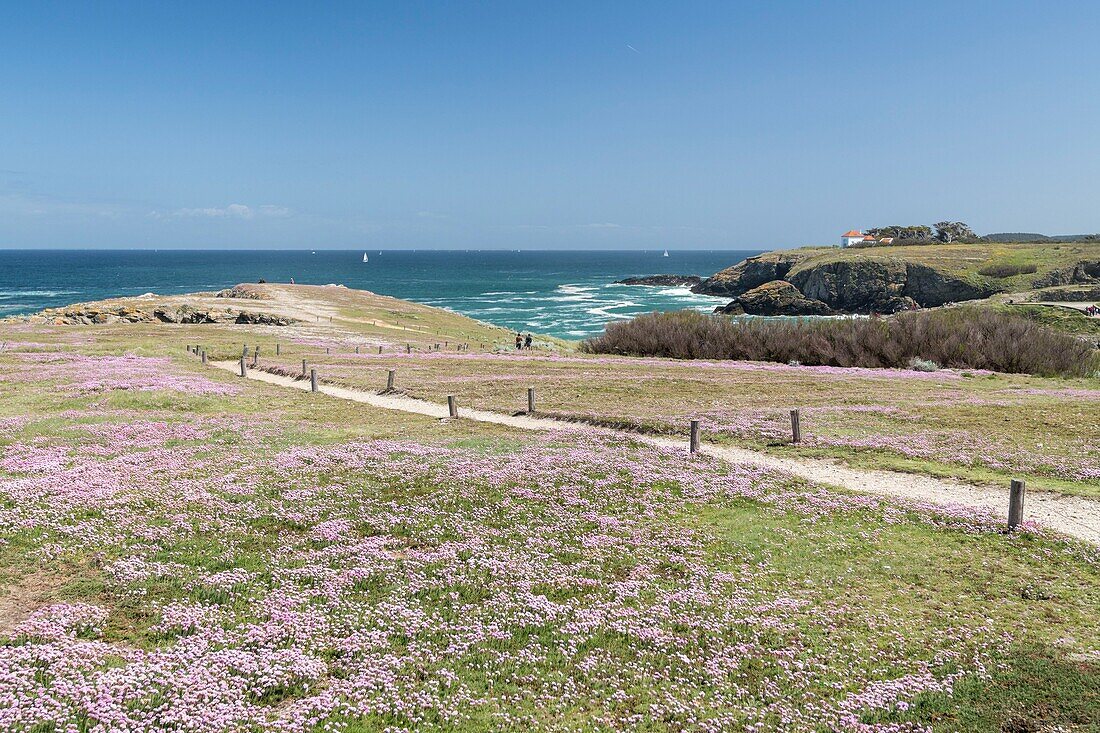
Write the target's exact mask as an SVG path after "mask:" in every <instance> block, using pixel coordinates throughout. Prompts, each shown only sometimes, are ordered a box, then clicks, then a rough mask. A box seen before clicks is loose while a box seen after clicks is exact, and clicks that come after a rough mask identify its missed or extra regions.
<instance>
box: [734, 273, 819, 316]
mask: <svg viewBox="0 0 1100 733" xmlns="http://www.w3.org/2000/svg"><path fill="white" fill-rule="evenodd" d="M715 313H727V314H731V315H732V314H741V313H747V314H749V315H752V316H827V315H831V314H833V313H834V311H833V309H832V308H830V307H829V306H828V305H826V304H825V303H822V302H821V301H820V300H814V299H812V298H807V297H806V296H805V295H803V294H802V292H801V291H800V290H799V289H798V288H796V287H795V286H794V285H792V284H791V283H789V282H787V281H786V280H772V281H771V282H766V283H764V284H763V285H758V286H757V287H755V288H753V289H752V290H750V291H748V292H747V293H742V294H741V295H739V296H737V297H736V298H734V299H733V300H732V301H731V302H730V303H729V304H728V305H726V306H723V307H721V308H717V309H715Z"/></svg>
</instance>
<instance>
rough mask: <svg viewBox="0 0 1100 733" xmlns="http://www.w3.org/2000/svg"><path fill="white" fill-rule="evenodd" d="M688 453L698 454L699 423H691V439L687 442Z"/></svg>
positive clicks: (694, 421)
mask: <svg viewBox="0 0 1100 733" xmlns="http://www.w3.org/2000/svg"><path fill="white" fill-rule="evenodd" d="M688 451H689V452H691V453H698V452H699V421H698V420H692V421H691V439H690V440H689V441H688Z"/></svg>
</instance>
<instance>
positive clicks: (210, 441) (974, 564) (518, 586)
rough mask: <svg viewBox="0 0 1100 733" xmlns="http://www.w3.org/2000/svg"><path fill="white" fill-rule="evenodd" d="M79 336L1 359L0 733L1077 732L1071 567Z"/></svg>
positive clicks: (1078, 667)
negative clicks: (492, 732) (174, 732)
mask: <svg viewBox="0 0 1100 733" xmlns="http://www.w3.org/2000/svg"><path fill="white" fill-rule="evenodd" d="M116 328H125V327H116ZM104 332H106V331H104ZM113 333H114V334H115V336H114V337H115V338H116V339H118V335H117V334H118V333H119V331H118V330H115V331H114V332H113ZM124 333H125V332H124ZM129 333H134V332H129ZM186 333H187V335H188V336H189V337H190V338H194V329H190V330H188V331H187V332H186ZM18 335H19V336H22V337H24V338H25V334H18ZM80 337H81V339H82V340H81V341H80V342H78V343H72V342H70V343H67V344H64V345H63V348H60V349H58V348H56V346H55V347H54V348H45V347H43V346H37V345H31V344H28V343H26V342H23V343H18V344H14V343H13V341H11V340H9V348H8V349H7V350H5V351H4V352H2V353H0V375H2V376H3V378H2V379H0V397H2V398H3V399H0V447H2V449H3V450H2V456H3V457H2V460H0V520H2V521H0V558H2V559H3V563H2V564H0V567H2V568H3V570H2V573H0V591H2V593H3V595H2V596H0V598H2V599H3V601H2V602H0V610H2V613H0V672H2V674H0V721H2V727H3V728H4V729H5V730H12V731H62V730H67V731H68V730H71V731H94V730H111V729H116V728H117V729H125V730H129V731H135V732H149V733H152V732H153V731H163V730H176V729H179V730H190V731H198V732H206V731H209V732H210V733H215V732H216V733H221V732H223V731H224V732H228V731H258V730H273V729H278V730H286V731H298V732H300V733H315V732H316V731H320V730H331V731H346V732H348V733H351V732H353V731H358V732H365V731H382V730H390V731H413V730H416V731H452V732H461V731H481V730H490V729H493V730H518V729H524V730H531V731H539V730H577V731H614V730H639V729H642V730H652V731H666V730H669V731H671V730H676V731H706V730H747V729H752V730H756V731H761V732H764V731H802V732H804V733H812V732H813V731H818V730H824V729H828V730H836V731H851V732H852V733H856V732H858V733H916V732H917V731H926V730H931V731H945V732H946V731H973V732H975V733H977V732H979V731H989V730H998V729H1001V730H1042V729H1052V730H1053V729H1058V728H1062V729H1073V727H1074V726H1087V725H1088V724H1089V722H1090V721H1091V720H1094V719H1095V718H1096V714H1097V708H1098V705H1100V703H1098V702H1097V693H1096V686H1097V685H1096V680H1097V667H1096V664H1095V662H1094V661H1092V656H1091V655H1092V653H1093V650H1095V649H1096V648H1097V645H1098V644H1100V637H1098V636H1097V628H1100V627H1098V626H1097V617H1096V608H1097V607H1098V605H1100V569H1098V568H1100V558H1098V557H1097V554H1096V551H1095V550H1094V549H1091V548H1088V547H1085V546H1082V545H1078V544H1074V543H1070V542H1066V541H1064V540H1061V539H1059V538H1057V537H1053V536H1048V535H1045V534H1044V533H1042V532H1038V531H1035V530H1034V529H1033V528H1027V529H1026V530H1025V531H1023V532H1019V533H1015V534H1011V535H1008V534H1005V533H1003V532H1002V531H1001V522H999V521H997V520H996V519H994V518H992V517H991V516H989V515H988V514H985V513H983V512H980V511H972V510H965V509H960V508H954V509H936V508H933V507H929V506H925V505H919V504H904V503H897V502H893V501H888V500H885V499H881V498H877V497H869V496H860V495H852V494H846V493H843V492H837V491H832V490H829V489H826V488H824V487H821V486H815V485H809V484H806V483H804V482H801V481H795V480H792V479H791V477H789V476H786V475H784V474H782V473H777V472H770V471H764V470H760V469H758V468H752V467H746V466H731V465H728V464H722V463H720V462H717V461H715V460H713V459H709V458H706V457H700V456H696V457H694V458H690V457H688V456H687V455H686V454H685V453H684V452H682V451H670V450H654V449H653V448H652V447H648V446H639V445H635V444H632V442H631V441H629V440H621V439H613V438H607V437H602V436H599V435H595V434H591V435H576V434H550V435H538V436H533V435H530V434H518V433H515V432H512V431H507V430H505V429H503V428H500V427H497V426H485V425H478V424H472V423H470V422H468V421H450V422H442V423H440V422H437V421H434V420H430V419H427V418H422V417H417V416H409V415H401V414H396V413H385V414H382V413H380V412H378V411H377V410H373V409H371V408H369V407H366V406H363V405H356V404H354V403H347V402H341V401H338V400H333V399H331V398H328V397H324V396H318V395H310V394H308V393H297V392H288V391H285V390H280V389H278V388H276V387H272V386H269V385H263V384H258V383H256V382H251V381H248V382H246V381H243V380H239V379H236V378H234V377H232V376H231V375H229V374H227V373H224V372H221V371H219V370H213V369H207V370H203V369H202V367H201V366H200V365H199V364H198V363H197V362H196V361H195V360H194V359H192V358H189V357H188V356H186V355H184V354H183V353H182V350H181V349H179V348H178V344H177V343H175V342H174V341H171V340H170V339H160V340H159V345H158V341H157V340H155V339H148V340H142V341H130V342H129V343H126V341H125V339H119V340H117V341H114V342H113V345H114V346H113V349H108V348H106V345H105V344H101V343H98V342H97V340H96V339H95V336H94V335H93V334H91V333H89V332H85V331H82V332H81V333H80ZM44 338H45V337H44ZM58 346H60V344H58ZM109 350H110V351H112V352H113V353H105V352H108V351H109ZM133 351H143V352H147V353H146V354H145V355H135V354H132V353H130V354H128V353H127V352H133ZM486 356H488V355H486ZM365 358H366V357H360V361H362V360H364V359H365ZM371 358H372V359H373V358H376V357H371ZM412 358H430V357H428V356H426V355H425V356H422V357H412ZM513 366H516V365H513ZM259 415H262V418H263V419H257V416H259ZM563 690H566V691H568V692H567V693H563Z"/></svg>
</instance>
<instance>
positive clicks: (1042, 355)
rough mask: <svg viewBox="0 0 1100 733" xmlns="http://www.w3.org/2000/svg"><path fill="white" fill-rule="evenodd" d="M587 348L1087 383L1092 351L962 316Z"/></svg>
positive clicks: (727, 327) (694, 316)
mask: <svg viewBox="0 0 1100 733" xmlns="http://www.w3.org/2000/svg"><path fill="white" fill-rule="evenodd" d="M581 348H582V349H583V350H585V351H587V352H590V353H597V354H626V355H633V356H661V357H669V358H675V359H748V360H755V361H774V362H779V363H782V364H788V363H791V362H799V363H802V364H806V365H809V366H816V365H825V366H841V367H849V366H858V367H872V368H875V367H905V366H907V365H908V364H909V363H910V360H911V359H920V360H924V361H930V362H934V363H935V364H939V365H942V366H944V367H953V368H959V369H990V370H993V371H999V372H1022V373H1030V374H1040V375H1044V376H1057V375H1064V376H1085V375H1088V374H1091V373H1092V372H1094V371H1096V370H1097V368H1100V357H1098V355H1097V352H1096V351H1095V350H1094V349H1093V348H1092V345H1091V344H1089V343H1086V342H1085V341H1082V340H1080V339H1076V338H1074V337H1072V336H1069V335H1066V334H1062V333H1058V332H1057V331H1054V330H1052V329H1050V328H1047V327H1046V326H1043V325H1041V324H1038V323H1035V322H1034V321H1030V320H1028V319H1026V318H1021V317H1019V316H1016V315H1013V314H1009V313H1001V312H998V311H994V310H991V309H988V308H981V307H962V308H949V309H944V310H933V311H916V312H911V313H902V314H899V315H897V316H893V317H890V318H858V319H857V318H841V319H834V318H827V319H826V318H820V319H799V320H794V319H767V320H765V319H744V320H734V319H732V318H729V317H728V316H720V315H707V314H703V313H699V312H697V311H676V312H672V313H650V314H647V315H643V316H638V317H637V318H634V319H633V320H630V321H620V322H616V323H611V324H608V325H607V327H606V328H605V330H604V333H603V335H602V336H598V337H596V338H593V339H590V340H588V341H585V342H584V343H583V344H582V345H581Z"/></svg>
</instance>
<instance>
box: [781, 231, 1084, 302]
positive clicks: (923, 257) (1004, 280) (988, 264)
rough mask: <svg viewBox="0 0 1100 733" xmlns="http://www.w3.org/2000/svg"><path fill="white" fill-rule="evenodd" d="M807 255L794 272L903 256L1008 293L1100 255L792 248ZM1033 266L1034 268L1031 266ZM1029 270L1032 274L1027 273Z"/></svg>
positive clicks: (1044, 246)
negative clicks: (1000, 271)
mask: <svg viewBox="0 0 1100 733" xmlns="http://www.w3.org/2000/svg"><path fill="white" fill-rule="evenodd" d="M792 251H793V252H797V253H808V254H809V256H808V257H806V258H804V259H802V260H801V261H800V262H799V263H798V264H797V265H796V266H795V268H794V270H792V274H793V273H794V272H797V271H799V270H802V269H806V268H808V267H813V266H815V265H818V264H821V263H822V262H833V261H853V260H861V259H875V258H881V257H894V258H901V259H904V260H906V261H908V262H914V263H917V264H923V265H928V266H930V267H934V268H936V269H937V270H940V271H941V272H944V273H947V274H950V275H954V276H956V277H960V278H963V279H965V280H969V281H971V282H974V283H984V284H987V285H992V286H994V287H998V288H1002V289H1005V290H1007V291H1013V292H1015V291H1021V290H1031V289H1032V288H1031V282H1032V280H1034V279H1035V278H1036V277H1039V276H1041V275H1042V274H1043V273H1046V272H1050V271H1052V270H1059V269H1062V268H1064V267H1069V266H1072V265H1075V264H1077V263H1078V262H1082V261H1096V260H1097V259H1100V243H1098V242H1074V243H1068V242H1062V243H1051V242H1046V243H1030V244H1028V243H994V242H980V243H976V244H929V245H923V246H906V247H867V248H845V249H841V248H837V247H807V248H804V249H800V250H792ZM1001 267H1004V268H1008V269H1009V270H1012V269H1018V270H1020V271H1021V273H1020V274H1016V275H1012V276H1009V277H991V276H988V275H985V274H982V272H981V271H982V270H986V271H990V268H993V269H996V268H1001ZM1032 268H1034V269H1032ZM1028 270H1031V272H1027V271H1028Z"/></svg>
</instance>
